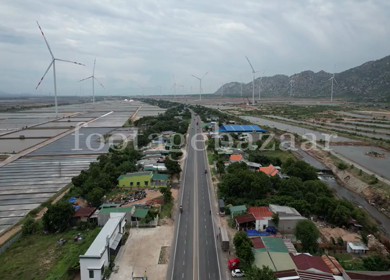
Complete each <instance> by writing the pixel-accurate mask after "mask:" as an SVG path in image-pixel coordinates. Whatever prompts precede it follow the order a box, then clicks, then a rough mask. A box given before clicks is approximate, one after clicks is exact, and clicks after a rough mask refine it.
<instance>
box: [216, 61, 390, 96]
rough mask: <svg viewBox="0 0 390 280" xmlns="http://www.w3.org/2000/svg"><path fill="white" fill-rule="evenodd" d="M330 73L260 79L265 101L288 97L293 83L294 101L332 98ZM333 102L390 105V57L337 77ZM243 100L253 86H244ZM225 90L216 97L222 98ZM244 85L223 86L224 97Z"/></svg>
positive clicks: (239, 92) (256, 89) (258, 82)
mask: <svg viewBox="0 0 390 280" xmlns="http://www.w3.org/2000/svg"><path fill="white" fill-rule="evenodd" d="M331 77H332V74H331V73H327V72H325V71H320V72H317V73H314V72H313V71H304V72H301V73H299V74H294V75H292V76H290V77H289V76H286V75H275V76H272V77H263V78H262V79H261V96H262V97H289V96H290V80H291V79H292V80H293V81H294V82H293V87H292V97H301V98H328V97H329V98H330V91H331V81H330V80H329V79H330V78H331ZM335 79H336V81H337V84H336V83H335V84H334V92H333V96H334V99H347V100H352V101H377V102H390V56H387V57H384V58H382V59H379V60H375V61H370V62H366V63H364V64H363V65H360V66H358V67H355V68H352V69H349V70H346V71H344V72H341V73H336V74H335ZM259 86H260V78H256V80H255V98H256V99H257V98H258V96H259ZM242 88H243V89H242V91H243V96H247V97H250V96H252V82H250V83H248V84H243V85H242ZM221 93H222V87H221V88H219V89H218V90H217V91H216V92H215V93H214V94H216V95H221ZM240 94H241V84H240V83H238V82H232V83H227V84H225V85H224V94H223V95H224V96H229V95H230V96H232V95H234V96H239V95H240Z"/></svg>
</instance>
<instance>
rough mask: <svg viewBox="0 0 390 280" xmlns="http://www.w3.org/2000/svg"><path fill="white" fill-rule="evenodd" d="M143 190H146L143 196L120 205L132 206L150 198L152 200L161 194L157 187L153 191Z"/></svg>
mask: <svg viewBox="0 0 390 280" xmlns="http://www.w3.org/2000/svg"><path fill="white" fill-rule="evenodd" d="M145 192H146V197H145V198H143V199H140V200H137V201H134V202H131V203H128V204H124V205H122V207H129V206H133V205H134V204H138V203H144V202H148V201H150V200H153V199H155V198H157V197H160V196H162V194H161V193H160V191H159V190H158V189H156V190H155V191H151V190H145Z"/></svg>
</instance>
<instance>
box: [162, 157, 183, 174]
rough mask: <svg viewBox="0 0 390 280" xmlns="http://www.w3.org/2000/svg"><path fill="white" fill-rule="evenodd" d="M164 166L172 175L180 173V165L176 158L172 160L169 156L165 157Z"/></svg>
mask: <svg viewBox="0 0 390 280" xmlns="http://www.w3.org/2000/svg"><path fill="white" fill-rule="evenodd" d="M165 167H166V168H167V170H168V173H169V174H170V175H171V176H173V175H174V174H180V172H181V167H180V165H179V162H178V161H176V160H172V159H170V158H169V157H166V158H165Z"/></svg>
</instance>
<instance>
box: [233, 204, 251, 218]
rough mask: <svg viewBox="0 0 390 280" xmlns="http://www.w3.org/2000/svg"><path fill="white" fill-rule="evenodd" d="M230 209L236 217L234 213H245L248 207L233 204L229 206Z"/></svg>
mask: <svg viewBox="0 0 390 280" xmlns="http://www.w3.org/2000/svg"><path fill="white" fill-rule="evenodd" d="M229 210H230V215H231V217H232V218H234V215H237V214H242V213H245V212H246V211H248V209H247V208H246V206H245V205H237V206H232V207H230V208H229Z"/></svg>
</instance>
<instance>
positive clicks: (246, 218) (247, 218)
mask: <svg viewBox="0 0 390 280" xmlns="http://www.w3.org/2000/svg"><path fill="white" fill-rule="evenodd" d="M236 221H237V223H239V224H242V223H250V222H256V218H255V216H253V214H245V215H241V216H237V217H236Z"/></svg>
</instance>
